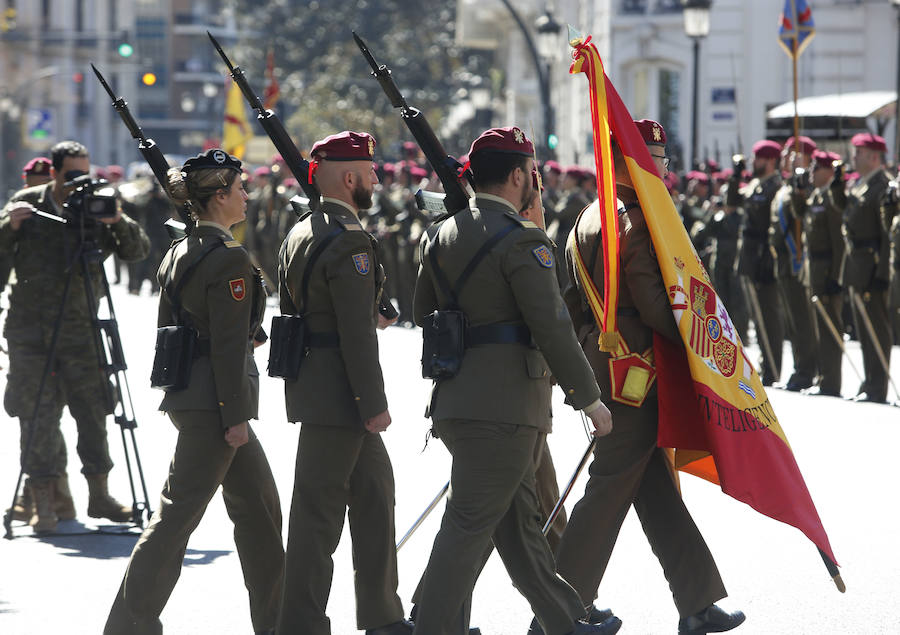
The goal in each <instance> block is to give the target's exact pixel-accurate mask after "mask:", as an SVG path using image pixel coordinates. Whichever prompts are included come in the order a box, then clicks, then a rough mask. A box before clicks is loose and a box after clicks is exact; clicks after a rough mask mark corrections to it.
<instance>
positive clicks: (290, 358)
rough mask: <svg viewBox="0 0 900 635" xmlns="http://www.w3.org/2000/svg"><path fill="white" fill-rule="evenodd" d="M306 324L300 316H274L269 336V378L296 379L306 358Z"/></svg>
mask: <svg viewBox="0 0 900 635" xmlns="http://www.w3.org/2000/svg"><path fill="white" fill-rule="evenodd" d="M305 335H306V322H305V320H304V319H303V317H302V316H300V315H276V316H275V317H273V318H272V333H271V335H270V336H269V340H270V343H269V369H268V372H269V377H280V378H281V379H290V380H294V379H297V376H298V375H299V374H300V364H301V362H302V361H303V358H304V357H305V356H306V344H305Z"/></svg>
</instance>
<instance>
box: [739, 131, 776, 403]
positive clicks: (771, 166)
mask: <svg viewBox="0 0 900 635" xmlns="http://www.w3.org/2000/svg"><path fill="white" fill-rule="evenodd" d="M780 156H781V146H780V145H779V144H777V143H775V142H774V141H770V140H768V139H763V140H762V141H757V142H756V143H755V144H754V145H753V179H752V180H751V181H750V182H749V183H748V184H747V185H746V186H744V187H742V188H741V187H739V183H740V178H741V172H742V170H743V165H742V164H740V165H736V166H735V170H734V173H733V174H732V177H731V179H732V180H731V182H730V183H729V184H728V197H727V199H726V201H725V205H726V206H727V207H731V208H735V207H741V208H742V209H743V214H742V219H743V221H744V224H743V226H742V227H741V236H740V241H739V248H738V261H737V274H738V276H740V277H741V280H742V288H743V289H744V291H745V298H746V300H747V305H748V308H749V309H750V311H751V314H750V315H751V317H752V319H753V322H754V323H755V324H756V331H757V338H758V339H759V340H760V347H759V348H760V352H761V356H762V359H761V363H760V364H759V367H760V368H761V369H762V382H763V385H764V386H771V385H772V384H773V383H775V382H776V381H778V380H779V377H778V374H779V373H780V372H781V349H782V344H783V342H784V316H783V313H782V306H781V300H780V298H779V297H778V286H777V284H776V282H775V261H774V258H773V256H772V253H771V251H770V250H769V217H770V215H771V210H772V199H773V198H775V192H777V191H778V188H779V187H781V174H780V173H779V172H778V169H777V167H778V159H779V157H780ZM741 163H742V162H741ZM754 304H757V306H754Z"/></svg>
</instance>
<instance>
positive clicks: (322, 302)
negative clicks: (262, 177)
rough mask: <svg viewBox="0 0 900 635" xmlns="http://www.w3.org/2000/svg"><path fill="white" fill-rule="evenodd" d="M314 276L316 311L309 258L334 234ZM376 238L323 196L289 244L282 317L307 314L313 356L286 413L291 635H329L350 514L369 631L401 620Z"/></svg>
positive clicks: (286, 620)
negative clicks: (378, 430)
mask: <svg viewBox="0 0 900 635" xmlns="http://www.w3.org/2000/svg"><path fill="white" fill-rule="evenodd" d="M332 234H333V236H332V239H331V242H330V243H329V245H328V246H327V247H326V248H325V250H324V251H322V252H320V256H319V257H318V258H317V260H316V261H315V262H314V263H313V269H311V270H310V276H309V289H308V304H307V306H303V302H302V295H303V294H302V289H301V283H302V280H303V276H304V273H305V269H306V266H307V263H308V262H309V260H310V256H311V255H312V253H313V252H314V251H316V249H317V248H318V247H319V245H321V244H322V242H323V241H324V240H325V239H326V238H328V237H329V236H330V235H332ZM375 253H376V252H375V241H374V239H373V238H372V237H371V236H370V235H369V234H367V233H366V232H364V231H362V228H361V227H360V225H359V222H358V220H357V218H356V216H355V215H354V213H353V211H351V209H350V208H349V207H348V206H345V205H344V204H342V203H340V202H339V201H336V200H335V199H329V198H326V199H325V200H324V202H323V204H322V208H321V210H320V211H317V212H314V213H313V214H311V215H309V216H307V217H306V218H304V219H302V220H300V221H298V223H297V224H296V225H295V226H294V228H293V229H292V230H291V232H290V233H289V234H288V237H287V239H286V240H285V241H284V244H283V245H282V247H281V252H280V254H279V265H278V266H279V280H280V296H281V309H282V312H283V313H297V312H298V311H299V312H300V313H302V314H303V315H304V316H305V323H306V329H307V332H308V333H310V334H311V339H310V341H309V350H308V353H307V355H306V356H305V357H304V359H303V363H302V365H301V367H300V374H299V376H298V377H297V379H296V380H293V381H291V380H288V381H286V382H285V399H286V402H287V417H288V419H289V420H290V421H300V422H301V423H302V427H301V429H300V442H299V446H298V448H297V464H296V471H295V474H294V495H293V500H292V502H291V513H290V524H289V531H288V546H287V555H286V561H285V564H286V566H285V586H284V599H283V601H282V606H281V613H280V615H279V619H278V633H280V634H282V635H327V634H329V633H331V626H330V621H329V619H328V618H327V617H326V615H325V607H326V605H327V603H328V594H329V591H330V589H331V578H332V571H333V562H332V559H331V557H332V554H333V553H334V551H335V549H337V546H338V543H339V541H340V538H341V531H342V529H343V524H344V514H345V513H348V508H349V519H350V535H351V537H352V540H353V563H354V567H355V587H356V619H357V625H358V627H359V628H360V629H369V628H378V627H380V626H384V625H387V624H391V623H393V622H397V621H399V620H400V619H402V617H403V607H402V605H401V603H400V598H399V597H398V596H397V552H396V548H395V544H394V474H393V469H392V467H391V461H390V458H389V457H388V454H387V451H386V450H385V447H384V443H383V442H382V440H381V435H380V434H372V433H369V432H367V431H366V429H365V427H364V423H365V421H366V420H368V419H370V418H372V417H374V416H376V415H378V414H380V413H382V412H384V411H385V410H386V409H387V399H386V397H385V394H384V381H383V379H382V375H381V365H380V364H379V361H378V339H377V337H376V335H375V327H376V323H377V313H376V311H377V305H378V299H379V295H380V293H381V287H382V282H383V273H382V269H381V265H380V264H379V263H378V261H377V259H376V257H375Z"/></svg>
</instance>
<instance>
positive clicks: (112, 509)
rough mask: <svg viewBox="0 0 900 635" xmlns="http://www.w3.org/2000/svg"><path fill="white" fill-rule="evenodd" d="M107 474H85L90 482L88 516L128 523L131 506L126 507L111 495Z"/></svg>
mask: <svg viewBox="0 0 900 635" xmlns="http://www.w3.org/2000/svg"><path fill="white" fill-rule="evenodd" d="M107 476H108V475H107V474H85V478H87V483H88V516H90V517H91V518H106V519H107V520H111V521H113V522H116V523H127V522H128V521H130V520H131V507H125V506H124V505H123V504H122V503H120V502H119V501H117V500H116V499H115V498H113V497H112V496H110V495H109V489H108V487H107Z"/></svg>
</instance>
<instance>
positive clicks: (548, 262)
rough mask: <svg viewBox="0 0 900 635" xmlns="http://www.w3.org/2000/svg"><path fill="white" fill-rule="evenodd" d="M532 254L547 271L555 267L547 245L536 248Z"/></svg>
mask: <svg viewBox="0 0 900 635" xmlns="http://www.w3.org/2000/svg"><path fill="white" fill-rule="evenodd" d="M531 253H532V254H534V257H535V258H537V261H538V263H539V264H540V265H541V266H542V267H546V268H547V269H549V268H551V267H552V266H553V254H551V253H550V250H549V249H547V245H541V246H540V247H535V248H534V249H532V250H531Z"/></svg>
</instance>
